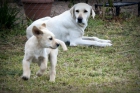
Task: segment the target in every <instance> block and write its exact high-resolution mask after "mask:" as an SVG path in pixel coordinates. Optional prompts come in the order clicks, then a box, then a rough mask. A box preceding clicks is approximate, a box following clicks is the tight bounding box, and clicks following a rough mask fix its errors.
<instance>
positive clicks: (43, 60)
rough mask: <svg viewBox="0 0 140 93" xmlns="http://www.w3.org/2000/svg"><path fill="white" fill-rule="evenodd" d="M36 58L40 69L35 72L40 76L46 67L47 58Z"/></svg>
mask: <svg viewBox="0 0 140 93" xmlns="http://www.w3.org/2000/svg"><path fill="white" fill-rule="evenodd" d="M38 59H39V63H38V65H39V66H40V69H39V71H38V72H37V73H36V74H37V76H42V74H43V73H44V72H45V70H46V68H47V61H48V58H44V57H39V58H38Z"/></svg>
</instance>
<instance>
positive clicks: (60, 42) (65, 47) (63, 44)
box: [56, 39, 68, 51]
mask: <svg viewBox="0 0 140 93" xmlns="http://www.w3.org/2000/svg"><path fill="white" fill-rule="evenodd" d="M56 42H57V43H58V44H60V45H61V46H62V48H63V50H64V51H67V50H68V49H67V46H66V44H65V43H64V42H63V41H61V40H59V39H56Z"/></svg>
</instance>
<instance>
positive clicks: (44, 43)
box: [22, 24, 67, 82]
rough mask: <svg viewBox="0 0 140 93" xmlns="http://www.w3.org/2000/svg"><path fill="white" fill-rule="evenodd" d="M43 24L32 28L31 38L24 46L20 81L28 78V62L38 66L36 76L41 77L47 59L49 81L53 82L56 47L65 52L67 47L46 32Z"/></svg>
mask: <svg viewBox="0 0 140 93" xmlns="http://www.w3.org/2000/svg"><path fill="white" fill-rule="evenodd" d="M45 27H46V25H45V24H42V26H41V27H39V28H37V27H36V26H34V27H33V29H32V33H33V36H32V37H31V38H29V39H28V41H27V42H26V44H25V55H24V58H23V76H22V79H24V80H28V79H29V78H30V74H31V71H30V62H36V63H38V65H39V66H40V70H39V71H38V72H37V76H41V75H42V74H43V73H44V71H45V70H46V68H47V61H48V58H49V59H50V62H51V70H50V81H52V82H55V76H56V70H55V67H56V64H57V55H58V46H59V45H61V46H62V48H63V50H64V51H66V50H67V47H66V45H65V43H64V42H63V41H61V40H58V39H55V38H54V34H53V33H52V32H50V31H49V30H47V29H46V28H45Z"/></svg>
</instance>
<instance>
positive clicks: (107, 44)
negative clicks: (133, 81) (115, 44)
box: [100, 43, 112, 47]
mask: <svg viewBox="0 0 140 93" xmlns="http://www.w3.org/2000/svg"><path fill="white" fill-rule="evenodd" d="M107 46H112V44H111V43H102V44H101V45H100V47H107Z"/></svg>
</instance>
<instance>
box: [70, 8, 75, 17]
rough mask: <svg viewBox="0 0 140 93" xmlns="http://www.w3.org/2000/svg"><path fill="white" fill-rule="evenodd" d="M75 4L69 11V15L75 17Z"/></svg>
mask: <svg viewBox="0 0 140 93" xmlns="http://www.w3.org/2000/svg"><path fill="white" fill-rule="evenodd" d="M74 12H75V6H73V7H72V8H71V9H70V13H71V16H72V17H73V18H74V19H75V18H76V17H75V13H74Z"/></svg>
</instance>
